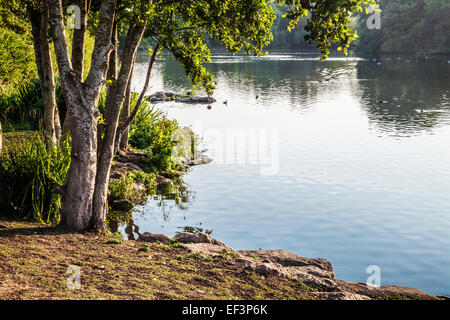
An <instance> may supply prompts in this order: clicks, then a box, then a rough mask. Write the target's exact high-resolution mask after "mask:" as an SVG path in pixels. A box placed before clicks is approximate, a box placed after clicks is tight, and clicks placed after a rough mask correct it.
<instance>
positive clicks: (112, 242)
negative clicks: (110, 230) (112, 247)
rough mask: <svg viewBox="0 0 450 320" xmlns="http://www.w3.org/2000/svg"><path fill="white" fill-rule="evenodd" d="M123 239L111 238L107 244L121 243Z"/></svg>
mask: <svg viewBox="0 0 450 320" xmlns="http://www.w3.org/2000/svg"><path fill="white" fill-rule="evenodd" d="M121 243H122V241H121V240H120V239H109V240H108V241H107V242H106V244H121Z"/></svg>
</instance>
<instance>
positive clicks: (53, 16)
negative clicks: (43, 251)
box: [48, 0, 373, 231]
mask: <svg viewBox="0 0 450 320" xmlns="http://www.w3.org/2000/svg"><path fill="white" fill-rule="evenodd" d="M274 2H275V3H277V4H280V5H288V7H289V9H288V11H287V12H286V14H285V17H286V18H288V19H289V20H290V25H289V26H290V28H293V27H295V26H296V25H297V24H298V21H299V19H300V18H301V17H304V18H305V19H306V24H305V31H307V33H308V34H307V35H306V36H305V40H307V41H312V42H316V43H317V44H318V48H319V50H320V52H321V59H325V58H326V57H327V55H328V52H329V51H328V47H329V46H330V44H331V43H332V42H340V44H341V47H342V49H344V51H346V49H347V48H348V46H349V44H350V42H351V41H352V40H353V39H354V38H355V35H354V34H353V33H352V32H351V30H350V29H349V28H348V22H349V17H350V15H351V14H352V13H353V12H356V11H361V10H362V6H363V5H364V4H367V3H373V1H372V0H348V1H342V0H325V1H320V2H317V1H313V0H276V1H274ZM48 4H49V9H50V10H49V11H50V25H51V28H52V34H53V39H54V44H55V53H56V57H57V61H58V69H59V74H60V78H61V84H62V87H63V92H64V97H65V100H66V104H67V108H68V113H69V116H70V127H71V135H72V162H71V166H70V169H69V172H68V175H67V178H66V181H65V183H64V185H63V186H59V187H57V188H56V189H57V191H58V192H59V193H61V194H62V196H63V206H62V213H61V217H62V219H61V223H62V224H63V225H65V226H66V227H69V228H71V229H76V230H80V231H83V230H88V229H93V230H106V226H105V216H106V210H107V207H106V206H107V190H108V180H109V173H110V169H111V163H112V159H113V156H114V147H115V145H116V136H117V132H118V126H119V114H120V110H121V108H122V106H123V104H124V101H125V97H126V95H127V91H129V90H128V89H129V84H130V78H131V74H132V70H133V66H134V63H135V58H136V53H137V48H138V46H139V44H140V42H141V40H142V38H143V36H144V34H145V33H146V31H147V32H148V33H149V34H150V35H151V36H152V37H153V38H154V39H155V41H156V42H157V43H158V44H159V45H160V46H161V47H162V48H165V49H167V50H170V51H171V52H172V53H173V55H174V57H175V58H176V59H177V60H178V61H179V62H180V64H181V65H182V67H183V68H184V69H185V71H186V74H187V75H188V76H189V77H190V79H191V80H192V82H193V84H194V85H202V86H203V87H204V88H205V89H206V91H207V92H208V93H212V92H213V90H214V86H213V77H212V75H211V74H209V73H208V72H207V70H206V69H205V68H204V66H203V64H204V63H205V62H207V61H209V60H210V52H209V49H208V47H207V46H206V45H205V44H204V42H203V39H204V36H205V34H208V35H209V36H210V37H211V38H212V39H214V40H217V41H220V42H221V43H222V44H223V45H224V46H225V47H226V48H227V50H228V51H230V52H232V53H236V52H238V51H240V50H242V49H243V50H245V52H246V53H253V54H256V55H262V54H263V48H264V46H266V45H268V44H269V43H270V41H271V40H272V38H273V37H272V33H271V26H272V24H273V21H274V18H275V14H274V12H273V9H272V7H271V6H269V5H268V4H267V2H266V1H265V0H243V1H232V0H224V1H215V0H200V1H199V0H185V1H172V0H154V1H149V0H147V1H144V0H141V1H138V0H127V1H116V0H102V1H101V6H100V10H99V15H98V21H96V24H97V27H96V31H95V47H94V52H93V55H92V64H91V67H90V69H89V72H88V75H87V78H86V79H85V81H80V78H79V77H78V76H77V74H76V72H74V65H73V62H72V61H71V59H70V55H69V49H68V43H67V39H66V36H65V27H64V22H63V13H62V12H63V11H62V4H61V0H48ZM120 8H124V10H123V11H121V10H118V9H120ZM119 19H120V20H119ZM119 23H120V27H121V28H125V29H126V40H125V45H124V48H123V50H122V59H121V66H120V70H119V72H118V74H117V77H114V76H112V79H110V80H109V81H108V85H107V96H106V105H105V112H104V115H103V120H102V121H101V123H100V124H99V117H100V112H99V110H98V100H99V94H100V90H101V88H102V86H103V85H104V84H105V83H106V82H107V74H108V73H109V74H110V75H113V74H114V72H108V70H109V68H111V64H110V63H111V62H113V63H112V67H113V68H116V67H115V65H116V64H115V63H114V61H116V60H114V58H113V60H111V57H110V55H111V53H112V52H114V51H115V50H116V51H115V52H117V46H115V45H114V43H113V42H114V41H112V39H115V35H114V34H115V32H116V27H117V26H119ZM156 51H157V50H155V52H156ZM113 57H114V56H113ZM128 121H129V120H128ZM123 123H127V119H125V121H124V122H123ZM121 130H122V129H121ZM121 130H120V131H121Z"/></svg>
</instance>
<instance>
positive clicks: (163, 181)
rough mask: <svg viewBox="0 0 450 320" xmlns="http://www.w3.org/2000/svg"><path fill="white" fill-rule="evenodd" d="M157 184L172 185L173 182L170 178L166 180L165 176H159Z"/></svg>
mask: <svg viewBox="0 0 450 320" xmlns="http://www.w3.org/2000/svg"><path fill="white" fill-rule="evenodd" d="M156 182H157V183H158V184H168V183H171V182H172V180H170V179H169V178H166V177H163V176H160V175H158V176H157V177H156Z"/></svg>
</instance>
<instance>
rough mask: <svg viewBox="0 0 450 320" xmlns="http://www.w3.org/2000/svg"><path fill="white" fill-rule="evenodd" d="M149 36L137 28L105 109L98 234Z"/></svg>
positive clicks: (97, 204)
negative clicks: (133, 80)
mask: <svg viewBox="0 0 450 320" xmlns="http://www.w3.org/2000/svg"><path fill="white" fill-rule="evenodd" d="M144 32H145V27H144V26H141V25H139V24H137V23H136V24H134V25H133V26H131V27H130V29H129V30H128V34H127V39H126V44H125V48H124V51H123V54H122V63H121V68H120V72H119V76H118V78H117V81H116V82H115V83H114V84H113V85H111V86H110V87H109V90H108V93H107V96H106V105H105V127H104V132H103V139H102V140H101V143H100V145H99V159H98V167H97V177H96V182H95V192H94V207H93V220H92V222H93V225H92V228H93V229H94V230H105V229H106V225H105V217H106V212H107V200H108V184H109V175H110V171H111V163H112V159H113V157H114V142H115V141H116V132H117V127H118V123H119V115H120V109H121V107H122V104H123V102H124V99H125V92H126V89H127V87H128V83H129V81H130V77H131V72H132V70H133V66H134V62H135V60H136V54H137V49H138V46H139V44H140V42H141V40H142V37H143V35H144Z"/></svg>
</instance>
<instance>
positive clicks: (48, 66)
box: [28, 0, 60, 143]
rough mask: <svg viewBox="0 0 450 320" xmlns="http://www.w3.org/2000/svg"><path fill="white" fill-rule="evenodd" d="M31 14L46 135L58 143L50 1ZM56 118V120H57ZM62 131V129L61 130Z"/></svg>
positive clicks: (48, 139)
mask: <svg viewBox="0 0 450 320" xmlns="http://www.w3.org/2000/svg"><path fill="white" fill-rule="evenodd" d="M28 10H29V16H30V21H31V26H32V35H33V45H34V52H35V57H36V66H37V69H38V75H39V82H40V87H41V92H42V100H43V101H44V117H43V118H44V119H43V120H44V121H43V123H44V128H43V130H44V136H45V138H46V140H47V141H50V142H52V143H56V140H57V139H58V138H59V136H58V133H59V132H58V131H57V130H56V129H57V128H56V127H55V123H56V125H59V127H58V129H59V128H60V123H59V118H57V117H56V115H57V114H58V112H57V108H58V106H57V104H56V85H55V76H54V72H53V64H52V58H51V52H50V43H49V39H48V29H49V20H48V19H49V7H48V1H47V0H42V1H41V6H40V10H37V9H32V8H29V9H28ZM55 120H56V121H55ZM59 131H60V130H59Z"/></svg>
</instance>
